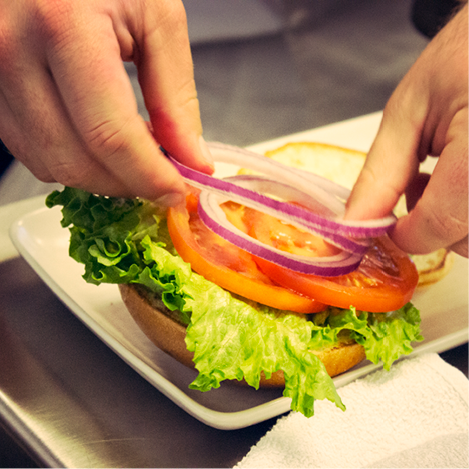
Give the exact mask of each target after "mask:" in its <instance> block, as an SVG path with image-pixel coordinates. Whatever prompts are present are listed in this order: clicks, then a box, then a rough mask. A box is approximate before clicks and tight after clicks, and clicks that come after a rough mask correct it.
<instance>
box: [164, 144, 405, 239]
mask: <svg viewBox="0 0 469 469" xmlns="http://www.w3.org/2000/svg"><path fill="white" fill-rule="evenodd" d="M209 148H210V151H211V153H212V156H213V158H214V161H216V162H223V163H229V164H236V165H239V166H242V167H246V168H249V169H252V170H254V171H259V172H261V173H263V174H265V175H267V176H271V177H273V178H274V180H277V181H282V183H284V184H285V185H290V186H292V187H294V188H296V189H298V190H300V191H302V192H304V193H305V194H307V195H308V196H310V197H313V198H314V199H315V200H316V201H317V202H319V203H320V204H321V205H322V206H323V207H325V208H327V209H328V210H329V211H330V212H331V213H333V214H334V215H333V216H332V217H330V216H328V217H324V216H320V215H317V214H313V213H311V212H308V211H304V212H305V213H303V214H300V211H298V210H294V212H295V213H294V214H293V216H294V217H298V220H297V221H299V219H304V218H305V217H306V218H307V220H308V223H309V224H310V225H311V224H315V225H317V226H318V227H320V228H321V229H322V230H323V231H328V232H331V233H335V234H341V235H344V236H348V237H351V238H369V237H376V236H381V235H383V234H385V233H386V232H387V231H389V229H390V228H391V227H392V226H393V225H394V224H395V223H396V217H394V215H392V216H388V217H385V218H381V219H379V220H365V221H348V220H347V221H345V220H343V219H342V217H343V215H344V213H345V203H344V201H342V200H340V199H339V197H340V198H342V196H344V195H346V196H347V197H348V195H349V194H350V191H349V190H348V189H346V188H344V187H342V186H340V185H338V184H336V183H334V182H332V181H329V180H328V179H326V178H323V177H321V176H318V175H316V174H313V173H309V172H305V171H299V170H297V169H295V168H290V167H289V166H286V165H283V164H282V163H279V162H277V161H275V160H272V159H270V158H267V157H265V156H262V155H259V154H257V153H254V152H250V151H248V150H245V149H242V148H238V147H233V146H229V145H225V144H221V143H210V144H209ZM169 158H170V159H171V161H172V162H173V164H174V165H175V166H176V168H177V169H178V171H179V172H180V173H181V175H182V176H183V178H184V179H185V180H186V181H187V182H188V183H189V184H191V185H193V186H195V187H198V188H200V189H208V190H211V191H216V192H218V193H220V194H230V195H232V196H233V197H237V199H236V200H237V201H241V203H245V204H248V203H250V202H256V203H259V204H261V205H266V204H267V205H269V204H270V202H268V199H269V197H266V196H263V195H262V194H258V193H255V192H254V191H250V190H248V189H242V188H236V187H235V184H230V183H229V182H228V181H225V180H222V179H217V178H214V177H212V176H209V175H207V174H204V173H201V172H199V171H196V170H194V169H191V168H189V167H187V166H185V165H183V164H182V163H179V162H178V161H176V160H175V159H174V158H172V157H171V156H169ZM324 188H327V189H328V190H330V192H327V191H326V190H325V189H324ZM233 200H234V199H233ZM277 202H278V201H277ZM271 205H272V204H271ZM285 205H286V206H288V205H290V204H285ZM285 205H284V206H283V207H278V210H279V212H282V211H284V213H288V212H289V210H290V209H288V208H287V207H286V206H285ZM253 208H256V207H253ZM271 208H272V207H271Z"/></svg>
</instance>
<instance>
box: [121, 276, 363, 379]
mask: <svg viewBox="0 0 469 469" xmlns="http://www.w3.org/2000/svg"><path fill="white" fill-rule="evenodd" d="M119 290H120V293H121V296H122V300H123V301H124V304H125V305H126V307H127V309H128V311H129V313H130V315H131V316H132V317H133V319H134V320H135V322H136V323H137V325H138V326H139V327H140V329H141V330H142V331H143V333H144V334H145V335H146V336H147V337H148V338H149V339H150V340H151V341H152V342H153V343H154V344H155V345H156V346H157V347H158V348H159V349H161V350H163V351H164V352H166V353H167V354H169V355H171V356H172V357H173V358H175V359H176V360H177V361H179V362H181V363H182V364H184V365H186V366H187V367H189V368H194V363H193V361H192V358H193V353H192V352H189V351H188V350H187V348H186V343H185V337H186V327H185V326H184V325H183V324H181V323H178V322H177V320H176V318H175V316H174V312H173V311H170V310H168V308H166V306H164V304H163V302H162V301H161V300H160V299H159V298H158V297H157V296H156V295H155V294H153V293H152V292H150V291H149V290H148V289H146V288H145V287H142V286H140V285H128V284H125V285H119ZM313 353H315V354H316V355H317V356H318V358H319V359H320V360H321V361H322V362H323V363H324V366H325V367H326V370H327V373H328V374H329V375H330V376H336V375H338V374H340V373H343V372H344V371H347V370H349V369H350V368H352V367H354V366H355V365H357V364H358V363H360V362H361V361H363V360H364V359H365V350H364V349H363V347H362V346H361V345H359V344H357V343H356V342H353V341H350V342H344V343H341V344H340V345H338V346H336V347H333V348H330V349H326V350H321V351H318V352H313ZM241 383H242V384H243V383H244V382H241ZM244 384H245V383H244ZM260 386H261V387H284V386H285V379H284V376H283V371H281V370H280V371H277V372H275V373H273V374H272V376H271V377H270V379H266V378H265V376H262V377H261V380H260Z"/></svg>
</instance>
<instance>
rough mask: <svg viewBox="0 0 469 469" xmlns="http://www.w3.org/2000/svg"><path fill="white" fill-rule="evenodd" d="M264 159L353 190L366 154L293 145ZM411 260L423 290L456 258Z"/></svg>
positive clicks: (399, 209) (400, 209)
mask: <svg viewBox="0 0 469 469" xmlns="http://www.w3.org/2000/svg"><path fill="white" fill-rule="evenodd" d="M266 156H268V157H270V158H272V159H274V160H276V161H279V162H280V163H283V164H286V165H288V166H293V167H296V168H299V169H303V170H305V171H311V172H313V173H315V174H319V175H320V176H323V177H325V178H327V179H330V180H332V181H334V182H336V183H337V184H340V185H341V186H344V187H347V188H348V189H352V188H353V185H354V184H355V181H356V180H357V178H358V175H359V174H360V171H361V169H362V167H363V164H364V163H365V157H366V153H363V152H361V151H356V150H350V149H348V148H342V147H337V146H335V145H328V144H324V143H314V142H292V143H287V144H286V145H284V146H282V147H280V148H277V149H275V150H271V151H268V152H266ZM241 172H243V173H246V172H248V171H246V170H242V171H241ZM394 213H395V214H396V216H397V217H401V216H403V215H405V214H406V213H407V207H406V200H405V196H402V197H401V199H400V200H399V202H398V203H397V205H396V208H395V210H394ZM411 257H412V260H413V261H414V263H415V266H416V267H417V271H418V273H419V286H422V285H428V284H431V283H435V282H438V281H439V280H441V279H442V278H443V277H444V276H445V275H446V274H447V273H448V272H449V271H450V270H451V268H452V266H453V263H454V257H455V254H454V253H453V252H451V251H448V250H447V249H444V248H443V249H439V250H438V251H435V252H432V253H430V254H423V255H414V256H411Z"/></svg>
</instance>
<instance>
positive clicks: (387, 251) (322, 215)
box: [47, 143, 422, 416]
mask: <svg viewBox="0 0 469 469" xmlns="http://www.w3.org/2000/svg"><path fill="white" fill-rule="evenodd" d="M211 150H212V153H213V155H214V157H215V161H223V162H225V163H227V162H233V163H236V164H238V165H239V166H241V167H245V168H248V170H245V171H242V173H243V174H238V175H237V176H234V177H231V178H226V179H223V180H221V179H216V178H212V177H210V176H207V175H203V174H200V173H196V172H195V171H193V170H191V169H189V168H186V167H183V166H182V165H180V164H178V163H177V162H174V164H175V165H176V167H178V169H179V170H180V172H181V174H182V175H183V177H185V178H186V181H187V182H188V184H189V185H188V195H187V200H186V203H185V204H184V205H181V206H178V207H174V208H171V209H169V210H167V211H165V210H163V209H162V208H160V207H158V206H155V205H154V204H153V203H151V202H149V201H146V200H137V199H136V200H129V199H118V198H108V197H102V196H96V195H92V194H89V193H87V192H84V191H81V190H76V189H71V188H65V189H64V190H63V191H62V192H54V193H52V194H51V195H50V196H49V197H48V199H47V205H48V206H49V207H52V206H56V205H59V206H63V208H62V213H63V220H62V225H63V226H64V227H70V232H71V240H70V255H71V256H72V257H73V258H74V259H75V260H77V261H78V262H81V263H83V264H84V265H85V273H84V279H85V280H86V281H87V282H90V283H94V284H100V283H115V284H119V285H120V289H121V294H122V298H123V300H124V302H125V304H126V306H127V308H128V310H129V312H130V314H131V315H132V316H133V317H134V319H135V321H136V322H137V324H138V325H139V326H140V328H141V329H142V330H143V332H144V333H145V334H146V335H147V336H148V337H149V338H150V339H151V340H152V341H153V342H154V343H155V344H156V345H157V346H158V347H160V348H161V349H162V350H164V351H165V352H167V353H168V354H170V355H172V356H173V357H174V358H176V359H177V360H179V361H181V362H182V363H184V364H186V365H187V366H191V367H195V368H196V369H197V371H198V376H197V378H196V379H195V380H194V382H193V383H192V384H191V388H194V389H198V390H200V391H208V390H210V389H212V388H217V387H219V386H220V383H221V382H222V381H224V380H232V381H233V380H234V381H239V382H243V383H247V384H248V385H250V386H253V387H255V388H258V387H259V386H282V387H284V395H285V396H288V397H291V399H292V409H294V410H297V411H300V412H302V413H303V414H305V415H306V416H311V415H312V414H313V408H314V401H315V399H329V400H330V401H332V402H333V403H335V404H336V405H337V406H338V407H340V408H344V405H343V403H342V402H341V399H340V397H339V395H338V394H337V391H336V389H335V386H334V383H333V381H332V379H331V377H332V376H335V375H337V374H339V373H342V372H344V371H346V370H348V369H350V368H351V367H353V366H355V365H356V364H358V363H359V362H361V361H362V360H364V359H365V358H367V359H368V360H371V361H372V362H374V363H378V362H382V363H383V365H384V367H385V368H387V369H389V367H390V366H391V364H392V363H393V361H395V360H396V359H398V358H399V357H400V356H402V355H405V354H408V353H410V352H411V350H412V346H411V343H412V342H413V341H419V340H422V337H421V335H420V316H419V312H418V311H417V310H416V308H415V307H414V306H413V305H412V304H411V303H410V300H411V298H412V295H413V292H414V290H415V288H416V286H417V284H418V281H419V276H418V271H417V269H416V267H415V264H414V262H413V261H412V260H411V259H410V258H409V257H408V256H407V255H406V254H404V253H403V252H401V251H400V250H399V249H398V248H397V247H396V246H395V245H394V244H393V243H392V241H391V240H390V239H389V238H388V237H387V235H386V234H385V233H386V230H388V229H389V227H391V226H392V225H393V223H394V221H395V218H394V217H393V216H390V217H387V218H386V219H382V220H372V221H369V222H362V223H353V222H350V223H344V222H343V220H342V219H341V215H343V211H344V202H345V200H346V198H347V194H348V190H347V189H346V187H347V186H350V178H351V174H352V172H353V171H355V172H356V175H358V172H357V171H359V168H360V167H361V165H359V166H357V162H358V163H361V164H363V159H364V156H363V154H362V153H359V152H354V151H351V150H346V149H343V148H338V147H332V146H327V145H321V144H310V143H305V144H292V145H289V146H286V147H282V148H281V149H279V150H277V151H275V152H271V153H270V154H269V155H268V157H265V156H260V155H254V154H252V153H250V152H247V151H245V150H241V149H237V148H232V147H228V146H225V145H222V144H212V145H211ZM279 161H280V162H279ZM285 163H286V164H285ZM355 167H358V170H356V169H353V168H355ZM309 170H312V171H313V172H314V173H316V174H318V173H319V174H323V175H324V176H325V178H322V177H318V176H315V175H313V174H312V173H310V172H309ZM248 173H249V174H248ZM261 173H263V175H259V174H261ZM344 176H345V178H344ZM352 177H353V176H352ZM333 180H335V181H336V182H337V183H338V184H337V183H335V182H331V181H333ZM346 180H347V181H348V182H347V181H346ZM351 183H352V184H353V179H352V182H351ZM344 186H345V187H344Z"/></svg>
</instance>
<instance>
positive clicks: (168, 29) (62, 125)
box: [0, 0, 212, 204]
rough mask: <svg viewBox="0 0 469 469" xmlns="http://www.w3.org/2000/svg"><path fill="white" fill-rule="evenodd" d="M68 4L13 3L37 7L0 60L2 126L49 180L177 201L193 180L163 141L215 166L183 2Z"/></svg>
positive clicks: (195, 161)
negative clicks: (131, 72)
mask: <svg viewBox="0 0 469 469" xmlns="http://www.w3.org/2000/svg"><path fill="white" fill-rule="evenodd" d="M59 3H60V8H56V6H57V5H58V4H57V2H52V3H47V2H42V3H39V4H34V5H35V6H36V7H37V10H35V11H34V12H31V8H32V6H31V5H29V7H30V9H29V10H28V9H25V5H23V8H20V7H21V5H19V6H18V8H17V9H16V10H13V9H9V12H10V13H11V14H12V16H13V17H15V18H20V19H21V18H22V19H24V18H30V15H31V13H34V15H33V16H34V18H35V20H34V21H32V22H31V21H29V22H27V24H28V25H29V26H28V27H29V28H30V29H29V30H28V35H24V34H22V33H21V31H22V27H23V28H24V27H25V24H26V23H21V21H19V22H17V23H16V24H14V26H15V27H14V28H12V29H11V31H9V33H8V36H9V40H8V41H2V42H0V46H2V44H3V45H5V44H6V43H8V47H6V46H5V47H0V55H1V58H4V59H5V58H6V59H7V60H3V61H2V63H0V67H1V72H2V73H0V106H1V109H2V113H1V116H0V135H1V136H2V138H3V139H4V141H5V143H6V144H7V145H8V146H9V147H10V149H11V150H12V152H13V153H14V154H15V156H17V157H18V158H19V159H20V160H21V161H23V162H24V163H25V164H26V165H27V166H28V167H29V168H30V169H31V170H32V171H33V173H34V174H35V175H36V176H37V177H38V178H40V179H42V180H44V181H53V180H55V181H58V182H61V183H63V184H65V185H70V186H73V187H79V188H82V189H86V190H89V191H91V192H96V193H101V194H105V195H116V196H125V197H135V196H140V197H145V198H149V199H158V198H160V197H164V200H165V201H166V202H167V203H168V204H169V203H177V200H181V199H182V197H183V194H184V193H185V186H184V184H183V182H182V179H181V177H180V176H179V174H178V172H177V171H176V170H175V168H174V167H173V165H171V164H170V163H169V162H168V160H167V159H166V158H165V157H164V155H163V153H162V152H161V151H160V149H159V146H160V144H162V145H163V146H164V147H165V148H166V149H167V150H168V151H170V152H171V153H172V154H173V155H174V156H175V157H176V158H179V159H181V161H183V162H185V163H186V164H189V165H191V166H192V167H194V168H195V169H198V170H201V171H205V172H211V171H212V166H211V164H210V162H208V163H207V161H209V160H210V155H209V153H208V151H207V150H206V148H205V146H204V143H203V139H201V133H202V128H201V124H200V116H199V110H198V101H197V95H196V92H195V86H194V80H193V73H192V61H191V56H190V49H189V44H188V39H187V29H186V25H185V16H184V10H183V8H182V4H180V2H179V1H176V0H171V1H170V0H166V1H164V0H161V1H158V2H144V1H135V2H131V4H128V3H125V2H109V1H107V0H100V1H94V0H93V1H91V2H88V1H83V2H82V1H80V2H76V1H72V0H60V2H59ZM129 5H130V6H129ZM12 7H13V5H12ZM125 8H128V9H129V11H127V10H125ZM20 10H21V14H19V13H18V12H19V11H20ZM181 12H182V15H181ZM15 14H16V16H15ZM28 15H29V16H28ZM181 18H182V19H184V21H182V20H181ZM8 24H10V25H11V24H13V22H12V21H10V22H9V23H8ZM0 26H1V25H0ZM0 30H1V28H0ZM0 32H1V31H0ZM25 37H26V38H27V40H28V41H29V43H28V44H24V43H22V42H21V41H24V39H21V38H25ZM10 39H12V40H10ZM13 59H14V60H13ZM122 59H126V60H130V59H135V60H136V62H137V63H138V65H139V67H140V70H141V71H140V75H141V80H142V83H143V84H144V95H145V100H146V102H147V103H148V105H149V106H150V115H151V116H152V121H153V127H154V129H155V135H156V137H157V140H158V141H155V138H154V136H153V135H152V132H151V131H150V130H149V129H148V126H147V124H146V123H145V122H144V121H143V119H142V118H141V116H139V115H138V111H137V105H136V101H135V97H134V93H133V90H132V87H131V84H130V81H129V79H128V76H127V74H126V72H125V69H124V67H123V64H122ZM2 64H3V65H2ZM3 72H5V73H3ZM170 201H171V202H170Z"/></svg>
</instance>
